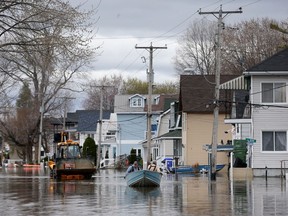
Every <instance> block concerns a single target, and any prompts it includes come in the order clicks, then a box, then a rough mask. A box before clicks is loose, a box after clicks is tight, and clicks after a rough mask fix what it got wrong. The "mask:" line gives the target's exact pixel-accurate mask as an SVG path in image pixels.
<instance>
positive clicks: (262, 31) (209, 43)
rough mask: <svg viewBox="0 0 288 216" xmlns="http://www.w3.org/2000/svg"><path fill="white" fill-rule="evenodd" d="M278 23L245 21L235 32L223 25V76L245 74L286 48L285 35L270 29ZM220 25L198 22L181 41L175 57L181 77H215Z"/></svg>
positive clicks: (268, 20)
mask: <svg viewBox="0 0 288 216" xmlns="http://www.w3.org/2000/svg"><path fill="white" fill-rule="evenodd" d="M271 23H275V24H279V23H278V22H276V21H274V20H271V19H268V18H263V19H252V20H249V21H242V22H240V23H238V24H236V25H235V26H233V28H231V27H229V26H225V25H223V28H224V30H223V35H222V36H223V43H222V44H221V46H222V52H221V54H222V55H221V59H222V62H221V74H241V73H242V72H243V70H245V69H248V68H250V67H252V66H253V65H255V64H257V63H259V62H261V61H262V60H264V59H266V58H268V57H270V56H271V55H273V54H275V53H276V52H278V51H279V49H280V48H281V47H283V34H281V33H280V32H277V31H274V30H272V29H271V28H270V24H271ZM216 27H217V24H216V23H212V22H209V21H206V20H202V21H195V22H194V23H192V25H191V26H190V27H189V28H188V29H187V32H186V33H185V34H184V36H182V37H181V38H180V41H179V44H180V45H179V48H178V50H177V55H176V57H175V67H176V70H177V71H178V72H179V73H183V71H184V69H185V68H192V69H193V71H192V74H214V71H215V50H214V45H215V37H216ZM285 37H286V38H287V36H285Z"/></svg>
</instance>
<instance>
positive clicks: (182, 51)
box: [174, 19, 217, 74]
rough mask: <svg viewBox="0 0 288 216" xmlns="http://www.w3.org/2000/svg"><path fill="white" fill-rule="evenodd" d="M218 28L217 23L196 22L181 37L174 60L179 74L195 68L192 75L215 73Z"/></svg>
mask: <svg viewBox="0 0 288 216" xmlns="http://www.w3.org/2000/svg"><path fill="white" fill-rule="evenodd" d="M216 28H217V24H216V22H211V21H208V20H206V19H202V20H196V21H194V22H193V23H192V24H191V25H190V26H189V28H188V29H187V31H186V32H185V33H184V35H182V36H181V37H180V39H179V48H178V49H177V50H176V57H175V59H174V62H175V67H176V70H177V72H178V73H179V74H181V73H183V71H184V69H186V68H193V70H192V71H190V73H192V74H213V73H214V65H215V53H214V45H215V32H216Z"/></svg>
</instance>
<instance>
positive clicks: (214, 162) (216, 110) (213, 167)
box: [199, 5, 242, 181]
mask: <svg viewBox="0 0 288 216" xmlns="http://www.w3.org/2000/svg"><path fill="white" fill-rule="evenodd" d="M232 13H242V9H241V8H239V10H238V11H222V5H220V10H219V11H218V12H215V11H213V12H201V9H200V11H199V14H200V15H203V14H212V15H213V16H215V17H216V18H217V20H218V29H217V41H216V72H215V99H214V103H213V104H214V111H213V116H214V121H213V131H212V148H211V157H210V179H211V180H212V181H216V165H217V144H218V116H219V94H220V91H219V86H220V73H221V43H222V38H221V34H222V29H223V22H222V20H223V19H224V17H226V16H227V15H228V14H232ZM217 15H218V16H217Z"/></svg>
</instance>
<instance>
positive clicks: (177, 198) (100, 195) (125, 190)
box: [0, 169, 288, 216]
mask: <svg viewBox="0 0 288 216" xmlns="http://www.w3.org/2000/svg"><path fill="white" fill-rule="evenodd" d="M123 177H124V171H116V170H102V171H101V172H100V173H97V174H96V175H95V176H94V177H93V179H92V180H81V181H74V180H73V181H56V180H53V179H50V178H49V172H47V171H45V170H43V169H34V170H32V169H2V170H1V171H0V196H1V197H2V201H1V202H0V208H1V212H5V214H6V215H7V214H11V215H44V214H45V215H72V216H73V215H80V216H81V215H90V214H94V215H107V214H108V215H109V216H114V215H117V216H121V215H173V216H180V215H184V216H186V215H197V216H198V215H233V216H238V215H239V216H240V215H252V216H258V215H287V212H288V199H287V189H286V188H287V187H286V181H285V180H284V181H281V179H280V178H268V179H267V181H266V180H265V178H254V179H253V180H251V181H236V180H235V181H229V179H228V178H227V176H226V175H223V176H221V175H220V176H219V177H218V178H217V181H216V182H212V183H211V182H209V179H208V177H207V176H206V175H200V176H189V175H178V176H177V175H164V176H163V179H162V182H161V186H160V187H159V188H139V189H137V188H130V187H128V186H127V185H126V181H125V180H124V178H123Z"/></svg>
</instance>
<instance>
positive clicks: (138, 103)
mask: <svg viewBox="0 0 288 216" xmlns="http://www.w3.org/2000/svg"><path fill="white" fill-rule="evenodd" d="M143 104H144V100H143V98H141V97H133V98H131V100H130V107H144V106H143Z"/></svg>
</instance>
